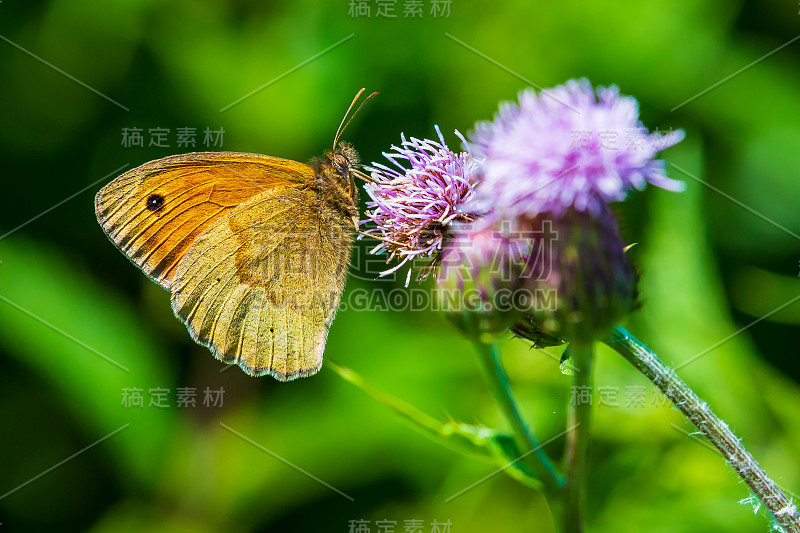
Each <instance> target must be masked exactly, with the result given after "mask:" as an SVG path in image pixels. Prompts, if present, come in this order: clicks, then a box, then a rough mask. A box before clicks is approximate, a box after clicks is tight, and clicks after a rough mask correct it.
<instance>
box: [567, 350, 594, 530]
mask: <svg viewBox="0 0 800 533" xmlns="http://www.w3.org/2000/svg"><path fill="white" fill-rule="evenodd" d="M568 349H569V350H570V351H571V352H572V364H573V366H574V367H575V370H574V374H573V385H574V389H573V393H574V394H573V401H572V402H570V406H569V415H568V418H569V421H568V425H567V427H569V428H570V431H569V433H568V434H567V454H566V471H567V486H566V494H565V505H564V511H565V515H564V532H565V533H581V532H582V531H583V518H584V516H585V509H586V471H587V464H588V460H589V439H590V434H589V429H590V422H591V415H592V404H591V402H590V401H585V400H582V399H581V397H580V391H582V390H583V391H589V394H591V390H592V389H591V387H592V344H591V343H590V344H575V343H573V344H571V345H570V346H569V347H568Z"/></svg>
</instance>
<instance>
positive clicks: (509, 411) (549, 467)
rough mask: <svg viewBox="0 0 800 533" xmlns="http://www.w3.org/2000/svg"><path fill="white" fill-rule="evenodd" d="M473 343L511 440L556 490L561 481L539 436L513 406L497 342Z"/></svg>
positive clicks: (535, 469)
mask: <svg viewBox="0 0 800 533" xmlns="http://www.w3.org/2000/svg"><path fill="white" fill-rule="evenodd" d="M475 347H476V348H477V351H478V356H479V357H478V359H479V361H480V364H481V368H482V369H483V373H484V376H485V377H486V381H487V383H488V384H489V389H490V390H491V392H492V395H493V396H494V397H495V399H496V400H497V402H498V403H499V404H500V408H501V409H502V410H503V414H504V415H505V417H506V419H507V420H508V422H509V424H511V427H512V428H513V430H514V441H515V442H516V444H517V448H518V449H519V451H520V453H522V454H523V455H527V457H526V460H527V461H526V462H527V464H528V465H529V466H530V467H531V468H532V470H533V471H534V472H536V473H537V475H538V476H539V478H540V479H541V481H542V482H543V483H544V485H545V487H546V488H547V489H548V490H549V491H551V492H554V491H556V490H558V489H559V488H560V487H561V486H562V485H563V478H562V477H561V475H560V474H559V473H558V471H557V470H556V468H555V465H553V462H552V461H551V460H550V457H548V456H547V453H545V451H544V450H542V445H541V444H540V443H539V439H538V438H537V437H536V435H535V434H534V433H533V431H531V429H530V428H529V427H528V424H527V423H526V422H525V420H524V419H523V418H522V415H521V414H520V412H519V409H518V408H517V403H516V401H515V400H514V395H513V393H512V392H511V388H510V386H509V384H508V376H507V375H506V371H505V368H503V361H502V359H501V356H500V349H499V348H498V346H497V343H491V344H486V343H482V342H476V343H475ZM534 456H535V457H534Z"/></svg>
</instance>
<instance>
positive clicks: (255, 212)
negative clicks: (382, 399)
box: [172, 187, 353, 380]
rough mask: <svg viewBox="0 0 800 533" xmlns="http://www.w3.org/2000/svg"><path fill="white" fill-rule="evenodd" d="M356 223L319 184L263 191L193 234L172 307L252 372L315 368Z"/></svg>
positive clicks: (198, 336)
mask: <svg viewBox="0 0 800 533" xmlns="http://www.w3.org/2000/svg"><path fill="white" fill-rule="evenodd" d="M352 227H353V223H352V221H351V220H350V219H349V218H348V216H346V215H345V214H343V213H342V212H340V211H339V210H336V209H335V208H333V207H332V206H330V205H328V204H327V203H325V202H324V201H323V199H322V198H321V197H320V196H319V195H318V194H317V193H316V192H315V191H313V190H309V189H300V188H295V187H278V188H274V189H270V190H268V191H265V192H262V193H260V194H258V195H257V196H254V197H253V198H251V199H250V200H248V201H246V202H245V203H243V204H242V205H241V206H239V207H237V208H235V209H233V210H231V211H230V212H228V213H227V214H225V215H224V216H223V217H222V218H220V219H219V220H218V221H217V222H216V223H214V224H213V225H211V226H209V227H207V228H206V229H205V230H204V231H203V233H202V234H201V235H199V236H198V237H197V239H196V241H195V243H194V244H193V245H192V247H191V248H190V249H189V250H188V252H187V253H186V256H185V258H184V259H183V261H182V262H181V263H180V265H179V267H178V269H177V274H176V278H175V282H174V284H173V286H172V306H173V310H174V312H175V314H176V316H178V317H179V318H180V319H181V320H183V321H184V322H185V323H186V325H187V327H188V329H189V332H190V333H191V335H192V337H193V338H194V339H195V340H196V341H197V342H199V343H201V344H203V345H205V346H208V347H209V348H210V349H211V351H212V352H213V353H214V355H215V356H216V357H217V358H218V359H220V360H222V361H225V362H227V363H236V364H238V365H239V366H240V367H241V368H242V369H244V370H245V371H246V372H247V373H248V374H251V375H264V374H269V375H272V376H274V377H276V378H277V379H280V380H290V379H294V378H297V377H301V376H307V375H311V374H314V373H315V372H317V370H319V368H320V366H321V365H322V354H323V351H324V348H325V341H326V339H327V336H328V329H329V327H330V325H331V322H332V321H333V318H334V315H335V313H336V309H337V307H338V305H339V300H340V298H341V294H342V290H343V288H344V282H345V276H346V270H347V263H348V260H349V254H350V246H351V238H352Z"/></svg>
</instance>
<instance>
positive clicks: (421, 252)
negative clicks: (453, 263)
mask: <svg viewBox="0 0 800 533" xmlns="http://www.w3.org/2000/svg"><path fill="white" fill-rule="evenodd" d="M436 133H437V135H438V137H439V142H436V141H431V140H428V139H425V140H420V139H417V138H414V137H412V138H411V139H410V140H406V138H405V136H404V135H402V134H401V136H400V139H401V143H400V146H394V145H393V146H392V150H394V152H391V153H386V152H384V154H383V155H384V156H385V157H386V159H388V160H389V161H390V162H391V163H392V165H393V167H394V168H393V167H389V166H386V165H382V164H379V163H373V165H374V166H372V167H365V169H366V170H367V171H369V172H370V173H371V176H372V179H373V180H375V183H368V184H366V185H364V189H365V190H366V191H367V194H369V197H370V201H368V202H367V210H366V215H367V217H368V218H367V220H365V221H363V222H362V224H363V223H366V222H374V223H375V227H374V228H370V229H367V230H365V231H364V232H362V235H368V236H372V237H375V238H377V239H379V240H380V241H381V242H380V243H379V244H378V245H377V246H376V247H375V248H373V249H372V251H371V253H379V252H381V251H384V250H385V251H387V252H389V254H390V255H389V258H388V260H387V263H388V262H389V261H391V260H392V259H399V263H398V264H397V265H395V266H393V267H392V268H389V269H387V270H384V271H383V272H381V273H380V275H381V276H385V275H388V274H391V273H392V272H395V271H397V270H399V269H400V268H402V267H403V266H404V265H405V264H406V263H408V262H410V261H412V260H413V259H414V258H416V257H432V258H433V260H432V262H431V263H430V264H429V265H428V267H426V268H424V269H423V271H422V273H421V275H420V279H423V278H424V277H426V276H427V275H428V274H430V271H431V270H432V268H433V267H434V266H435V264H436V259H437V258H438V257H439V255H440V254H441V252H442V250H443V248H444V246H445V245H446V241H447V239H448V238H449V237H448V236H449V226H450V225H451V224H452V223H454V222H469V221H471V220H473V215H472V214H471V213H469V212H467V211H464V210H463V209H462V206H463V205H464V204H465V203H467V202H469V201H471V200H473V199H474V196H475V185H476V184H477V182H478V179H479V165H478V163H477V162H476V161H475V159H474V158H473V157H472V155H471V154H470V153H469V152H460V153H455V152H453V151H451V150H450V148H449V147H448V146H447V143H445V140H444V137H443V136H442V133H441V131H440V130H439V127H438V126H436ZM455 133H456V135H457V136H458V137H459V138H460V139H461V140H462V142H464V144H466V141H465V140H464V138H463V137H462V136H461V134H460V133H459V132H458V131H456V132H455ZM359 238H360V237H359ZM410 280H411V268H409V271H408V275H407V276H406V283H405V284H406V286H408V283H409V281H410Z"/></svg>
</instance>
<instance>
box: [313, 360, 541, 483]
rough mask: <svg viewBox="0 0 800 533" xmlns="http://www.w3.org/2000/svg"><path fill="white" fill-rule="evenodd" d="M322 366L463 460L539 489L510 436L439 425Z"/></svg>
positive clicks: (344, 372)
mask: <svg viewBox="0 0 800 533" xmlns="http://www.w3.org/2000/svg"><path fill="white" fill-rule="evenodd" d="M326 366H327V367H328V368H330V369H331V370H333V371H334V372H335V373H336V374H337V375H338V376H340V377H341V378H342V379H344V380H345V381H347V382H349V383H352V384H353V385H355V386H356V387H358V388H359V389H361V390H363V391H364V392H366V393H367V394H369V395H370V396H372V397H373V398H374V399H375V400H377V401H378V402H380V403H381V404H383V405H385V406H387V407H389V408H390V409H391V410H392V411H394V412H395V413H396V414H398V415H399V416H400V417H401V418H402V419H403V420H404V421H405V422H406V423H407V424H408V425H410V426H411V427H412V428H413V429H415V430H416V431H418V432H419V433H421V434H422V435H424V436H426V437H428V438H429V439H431V440H433V441H434V442H437V443H439V444H440V445H442V446H444V447H445V448H449V449H451V450H453V451H456V452H458V453H460V454H462V455H465V456H467V457H472V458H475V459H479V460H483V461H487V462H491V463H494V464H496V465H498V466H499V467H500V468H502V469H504V470H505V472H506V473H507V474H508V475H509V476H511V477H512V478H514V479H516V480H517V481H519V482H520V483H523V484H524V485H527V486H528V487H531V488H533V489H537V490H539V489H541V488H542V483H541V481H539V480H538V479H537V478H536V477H535V476H534V475H533V473H532V472H531V470H530V468H529V467H528V466H527V465H526V464H525V463H524V461H522V460H520V458H521V455H522V453H521V452H520V450H519V448H518V447H517V445H516V443H515V442H514V437H513V436H512V435H509V434H508V433H504V432H502V431H500V430H497V429H493V428H489V427H486V426H483V425H473V424H464V423H460V422H456V421H450V422H441V421H439V420H437V419H435V418H433V417H432V416H429V415H427V414H425V413H423V412H422V411H420V410H419V409H417V408H416V407H414V406H413V405H411V404H409V403H408V402H406V401H404V400H401V399H400V398H397V397H395V396H392V395H390V394H388V393H386V392H384V391H382V390H379V389H377V388H375V387H373V386H372V385H370V384H369V383H367V381H366V380H364V378H362V377H361V376H360V375H358V374H357V373H356V372H354V371H353V370H351V369H349V368H346V367H342V366H339V365H338V364H336V363H334V362H333V361H328V362H326Z"/></svg>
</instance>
